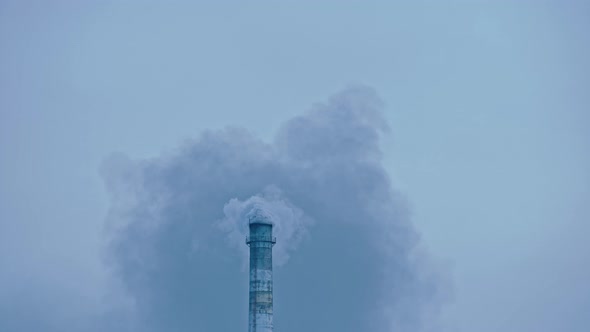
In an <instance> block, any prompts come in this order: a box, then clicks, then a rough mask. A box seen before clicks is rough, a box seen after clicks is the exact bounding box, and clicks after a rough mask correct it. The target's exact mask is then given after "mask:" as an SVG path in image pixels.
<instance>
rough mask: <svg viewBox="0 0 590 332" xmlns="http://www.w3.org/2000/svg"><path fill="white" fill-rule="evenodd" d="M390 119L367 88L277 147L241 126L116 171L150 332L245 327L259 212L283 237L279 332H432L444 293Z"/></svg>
mask: <svg viewBox="0 0 590 332" xmlns="http://www.w3.org/2000/svg"><path fill="white" fill-rule="evenodd" d="M382 108H383V104H382V102H381V101H380V100H379V98H378V97H377V96H376V94H375V92H374V91H373V90H372V89H370V88H367V87H353V88H349V89H346V90H344V91H342V92H340V93H338V94H336V95H335V96H333V97H332V98H330V99H329V100H328V101H327V102H325V103H323V104H317V105H316V106H314V107H313V108H312V109H311V110H309V111H308V112H305V113H304V114H302V115H299V116H296V117H294V118H292V119H290V120H288V121H286V122H285V123H284V124H283V125H282V126H281V127H280V128H279V130H278V132H277V136H276V138H275V139H274V140H273V141H271V142H264V141H262V140H260V139H258V138H256V137H255V136H253V135H252V134H251V133H249V132H248V131H247V130H245V129H236V128H228V129H224V130H219V131H206V132H204V133H203V134H202V135H200V136H199V137H198V138H197V139H195V140H192V141H189V142H186V143H185V144H184V145H183V146H182V147H181V148H179V149H177V150H176V151H175V152H174V153H172V154H167V155H164V156H162V157H158V158H153V159H149V160H139V161H137V160H136V161H133V160H131V161H130V160H123V161H124V162H115V161H116V160H119V161H120V159H121V158H115V161H113V160H110V161H107V163H106V165H105V167H103V170H104V171H103V174H104V176H105V179H106V182H107V184H109V186H108V187H109V189H110V190H111V191H112V192H111V194H112V196H111V197H112V199H113V204H112V210H111V213H110V214H109V217H108V219H109V220H108V223H110V224H114V225H115V226H114V227H111V228H110V231H111V232H112V233H111V234H110V236H109V239H110V242H109V244H108V253H109V254H108V257H109V262H111V265H112V268H113V271H114V274H115V276H116V277H117V278H118V279H119V280H120V281H121V284H122V285H123V286H124V288H125V289H126V291H127V293H128V294H129V296H130V297H131V299H132V300H133V303H134V304H135V305H134V312H135V313H136V317H137V322H138V326H139V327H140V328H141V330H142V331H145V332H161V331H178V332H185V331H186V332H188V331H195V330H197V331H209V332H221V331H231V330H239V329H240V328H241V327H243V322H245V321H246V317H245V315H246V313H247V310H246V308H245V306H246V307H247V275H246V274H245V273H246V272H245V269H243V263H244V262H246V260H245V259H244V258H246V257H247V250H248V247H247V246H246V244H245V237H246V235H247V233H248V216H249V214H250V213H254V211H257V213H263V214H265V215H266V217H267V218H268V219H270V220H271V222H272V223H273V224H274V230H273V231H274V235H275V236H276V237H277V244H276V246H275V248H274V257H275V260H274V262H275V265H276V266H281V268H280V269H277V270H276V276H277V278H276V286H277V288H276V292H277V294H276V295H277V296H276V301H275V305H276V311H277V321H276V326H277V330H279V329H280V330H281V331H284V332H294V331H300V330H306V331H310V332H314V331H327V330H334V331H341V332H356V331H375V332H389V331H391V330H395V331H397V332H416V331H429V330H430V328H429V326H432V324H431V322H434V321H435V316H436V312H437V309H438V308H439V303H440V299H441V287H444V285H442V284H441V280H442V278H441V277H440V273H439V270H438V269H433V268H432V266H431V264H429V263H427V262H428V260H427V259H419V260H417V259H416V249H417V248H418V247H419V236H418V233H417V232H416V230H415V228H414V226H413V225H412V223H411V221H410V218H409V214H408V211H407V208H406V206H405V202H404V201H403V200H401V199H400V197H399V195H398V194H397V192H396V190H395V189H394V188H393V186H392V184H391V181H390V179H389V176H388V174H387V171H386V170H385V168H384V167H383V164H382V162H381V149H380V139H381V137H382V135H383V134H384V133H386V132H387V131H388V130H389V129H388V126H387V124H386V121H385V119H384V117H383V113H382ZM123 159H125V158H123ZM312 220H313V222H312ZM307 234H309V236H306V235H307ZM305 238H309V241H307V240H306V241H302V240H303V239H305ZM287 261H288V262H289V264H285V263H287ZM240 262H242V265H240ZM311 298H313V301H310V299H311ZM281 313H282V314H281ZM241 315H244V316H241ZM228 316H230V317H243V320H242V318H237V319H226V318H227V317H228ZM303 316H304V317H306V320H305V321H301V320H300V317H303ZM279 317H280V319H279Z"/></svg>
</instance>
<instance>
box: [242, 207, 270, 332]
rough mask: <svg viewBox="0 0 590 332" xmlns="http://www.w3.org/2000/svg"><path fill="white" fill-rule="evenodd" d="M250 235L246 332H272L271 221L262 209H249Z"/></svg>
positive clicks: (247, 238)
mask: <svg viewBox="0 0 590 332" xmlns="http://www.w3.org/2000/svg"><path fill="white" fill-rule="evenodd" d="M248 221H249V227H250V236H249V237H246V244H248V246H250V306H249V313H250V314H249V318H248V319H249V322H248V332H272V330H273V324H272V247H273V245H274V244H275V243H276V239H275V238H274V237H273V236H272V226H273V224H272V221H271V218H270V216H269V215H267V214H265V213H264V212H263V211H262V210H260V209H256V210H254V211H252V213H251V214H250V216H249V218H248Z"/></svg>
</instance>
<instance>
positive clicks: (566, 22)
mask: <svg viewBox="0 0 590 332" xmlns="http://www.w3.org/2000/svg"><path fill="white" fill-rule="evenodd" d="M589 18H590V6H589V5H588V4H587V3H586V2H584V1H554V2H548V1H494V2H491V1H450V2H445V3H444V4H442V3H441V2H428V1H420V2H416V1H414V2H411V3H410V2H394V1H387V2H385V1H383V2H375V1H364V2H353V1H319V2H299V3H295V2H281V3H279V2H276V1H274V2H271V1H265V2H259V1H254V2H249V3H246V2H230V1H227V2H225V1H223V2H217V3H216V4H211V3H205V2H182V1H174V2H170V3H166V4H164V3H163V2H150V1H147V2H146V1H121V2H119V1H117V2H114V1H51V2H50V1H2V2H0V324H4V326H5V327H7V329H8V330H14V331H21V330H30V328H29V327H36V328H37V330H47V331H54V330H55V331H75V330H80V328H81V327H85V328H86V327H88V326H92V324H94V322H93V321H94V320H99V318H97V317H96V313H97V312H104V311H105V309H104V307H105V306H108V307H109V308H120V312H126V311H128V310H130V309H129V308H132V307H133V303H130V302H132V301H130V300H129V299H127V298H125V297H121V296H120V293H123V292H124V288H125V287H124V286H123V285H121V284H120V282H119V281H118V279H117V278H114V277H113V273H112V271H111V269H110V265H109V263H108V262H105V258H104V252H105V251H106V249H105V246H106V244H105V243H106V241H105V237H107V236H108V235H105V233H107V234H108V232H105V219H106V215H107V211H108V209H109V207H110V206H111V203H110V199H111V198H109V195H108V192H107V190H106V189H105V186H104V180H103V178H101V176H100V174H99V168H100V165H102V164H103V163H104V160H105V158H107V157H108V156H109V155H111V154H112V153H113V152H116V151H120V152H123V153H125V154H127V155H129V156H131V157H132V158H134V159H142V158H152V157H154V156H159V155H161V154H162V153H166V151H169V150H172V149H175V148H176V147H177V146H178V144H179V143H180V142H182V141H183V140H185V139H190V138H194V137H196V136H198V134H199V133H200V132H201V131H202V130H205V129H215V128H223V127H224V126H226V125H235V126H242V127H246V128H248V129H249V130H250V131H252V132H253V133H254V134H255V135H258V136H259V137H262V138H263V139H265V140H267V141H268V140H271V139H272V137H273V136H274V134H275V133H276V132H277V130H278V128H279V127H280V125H281V123H283V122H284V121H285V120H288V119H290V118H292V117H293V116H296V115H298V114H301V112H303V111H305V110H307V109H309V108H310V105H311V104H313V103H314V102H318V101H323V100H326V99H327V98H328V97H329V96H330V95H332V94H333V93H335V92H337V91H340V90H341V89H342V88H343V87H346V86H348V85H349V84H351V83H352V84H356V83H364V84H367V85H369V86H372V87H373V88H375V90H376V91H377V92H378V94H379V95H380V97H381V99H382V100H383V101H384V102H385V104H386V107H385V116H386V118H387V119H388V120H389V123H390V126H391V133H390V134H389V135H388V136H384V140H383V141H382V142H381V149H382V151H383V154H384V165H385V167H386V169H387V170H388V171H389V173H390V176H391V178H392V180H393V184H394V186H395V188H396V189H398V190H399V191H401V192H402V193H404V195H405V196H406V197H407V200H408V202H409V203H408V204H409V208H410V211H411V220H412V222H413V223H414V225H415V227H416V229H417V230H418V231H419V233H421V236H422V239H421V245H422V246H423V247H424V250H425V251H428V252H430V254H431V256H434V257H435V258H436V261H437V262H438V263H437V264H439V265H440V266H439V267H438V268H439V269H440V270H442V271H449V272H448V273H449V274H450V276H451V279H452V283H451V284H452V286H451V285H449V288H451V287H452V289H451V290H449V298H448V299H446V302H445V303H444V305H443V306H442V308H441V313H440V320H441V323H440V328H441V329H447V330H452V331H473V330H476V331H482V332H486V331H498V330H503V331H586V330H587V329H588V325H589V324H590V319H589V318H588V315H587V313H588V312H589V311H590V284H588V282H587V280H589V279H590V248H589V247H590V245H589V244H588V241H587V239H586V237H587V234H588V231H589V230H590V226H589V224H588V215H589V211H588V210H589V206H590V204H589V203H590V202H589V201H590V185H589V184H590V179H589V172H588V171H587V170H588V169H590V159H589V157H588V151H589V148H590V137H589V136H590V134H589V132H590V130H589V129H590V128H589V125H590V113H589V107H590V94H589V93H588V90H589V87H590V63H589V62H588V60H587V59H588V58H590V43H589V42H590V37H589V35H588V31H590V19H589ZM294 255H296V253H295V254H294ZM445 273H446V272H445ZM351 300H352V299H351ZM342 306H343V307H342V308H338V307H337V306H336V307H331V308H323V310H333V311H336V312H337V311H338V310H344V311H345V310H346V309H345V306H346V304H345V303H342ZM277 310H279V309H278V308H277ZM219 315H220V316H219V317H225V318H224V319H228V318H227V317H226V316H224V315H223V313H219ZM230 319H231V318H230ZM89 322H90V323H89ZM27 324H38V325H27ZM99 324H101V322H96V323H95V325H96V326H98V325H99ZM0 326H1V325H0Z"/></svg>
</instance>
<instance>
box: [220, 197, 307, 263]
mask: <svg viewBox="0 0 590 332" xmlns="http://www.w3.org/2000/svg"><path fill="white" fill-rule="evenodd" d="M223 213H224V215H225V217H224V218H223V219H222V220H221V221H219V227H220V229H222V230H223V231H224V232H226V233H227V237H228V240H229V242H230V245H231V246H233V247H235V248H236V249H237V250H239V251H240V252H241V254H242V255H243V257H244V258H245V259H247V258H248V251H247V247H246V246H245V245H244V239H245V237H246V236H247V235H248V231H249V228H248V225H249V219H250V217H251V216H252V215H253V214H262V215H264V217H265V219H267V220H269V221H270V222H271V223H272V224H273V236H275V237H276V238H277V243H276V245H275V246H274V248H273V263H274V265H276V266H281V265H283V264H285V263H286V262H287V261H288V259H289V255H290V253H291V252H293V251H294V250H295V249H296V248H297V246H298V245H299V243H300V242H301V240H302V239H303V238H304V236H305V235H306V234H307V227H309V225H311V224H312V220H311V218H309V217H307V216H306V215H305V214H304V213H303V211H302V210H301V209H300V208H298V207H296V206H295V205H293V204H292V203H291V202H289V201H288V200H287V199H286V198H285V197H283V194H282V192H281V190H280V189H279V188H278V187H276V186H269V187H267V188H265V190H264V191H263V192H262V193H261V194H257V195H254V196H252V197H250V198H248V199H246V200H244V201H241V200H239V199H237V198H232V199H231V200H229V202H227V203H226V204H225V205H224V207H223Z"/></svg>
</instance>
